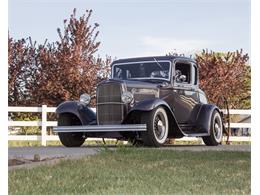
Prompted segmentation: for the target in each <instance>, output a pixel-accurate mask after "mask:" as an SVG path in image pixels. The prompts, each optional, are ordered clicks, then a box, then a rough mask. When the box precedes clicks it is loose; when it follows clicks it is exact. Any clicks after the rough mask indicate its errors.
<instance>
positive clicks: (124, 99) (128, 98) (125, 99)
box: [121, 91, 134, 103]
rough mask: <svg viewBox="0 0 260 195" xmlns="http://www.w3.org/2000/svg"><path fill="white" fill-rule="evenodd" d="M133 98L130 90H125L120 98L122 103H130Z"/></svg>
mask: <svg viewBox="0 0 260 195" xmlns="http://www.w3.org/2000/svg"><path fill="white" fill-rule="evenodd" d="M133 99H134V96H133V94H132V93H131V92H129V91H125V92H123V94H122V96H121V100H122V102H123V103H130V102H131V101H132V100H133Z"/></svg>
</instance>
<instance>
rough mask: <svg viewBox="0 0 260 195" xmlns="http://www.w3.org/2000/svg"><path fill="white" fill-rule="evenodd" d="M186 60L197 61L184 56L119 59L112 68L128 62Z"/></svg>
mask: <svg viewBox="0 0 260 195" xmlns="http://www.w3.org/2000/svg"><path fill="white" fill-rule="evenodd" d="M175 59H178V60H185V61H190V62H194V63H195V61H194V60H193V59H192V58H188V57H183V56H148V57H135V58H124V59H118V60H115V61H113V62H112V64H111V66H112V65H113V64H118V63H126V62H138V61H155V60H157V61H161V60H169V61H172V60H175Z"/></svg>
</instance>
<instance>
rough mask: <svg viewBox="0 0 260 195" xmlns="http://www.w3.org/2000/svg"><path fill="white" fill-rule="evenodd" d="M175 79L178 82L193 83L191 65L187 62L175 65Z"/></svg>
mask: <svg viewBox="0 0 260 195" xmlns="http://www.w3.org/2000/svg"><path fill="white" fill-rule="evenodd" d="M175 81H176V82H177V83H185V84H190V83H191V65H190V64H188V63H187V64H186V63H176V65H175Z"/></svg>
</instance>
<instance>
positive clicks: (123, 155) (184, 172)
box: [8, 147, 250, 195]
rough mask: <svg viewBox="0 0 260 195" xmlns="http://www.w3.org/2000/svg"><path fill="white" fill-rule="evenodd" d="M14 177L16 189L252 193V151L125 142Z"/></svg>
mask: <svg viewBox="0 0 260 195" xmlns="http://www.w3.org/2000/svg"><path fill="white" fill-rule="evenodd" d="M8 180H9V193H10V194H148V195H151V194H250V153H249V152H223V151H222V152H219V151H218V152H216V151H207V152H205V151H203V152H190V151H174V150H164V149H149V148H126V147H119V148H118V149H117V150H109V149H104V150H102V152H101V153H100V154H98V155H95V156H89V157H85V158H83V159H80V160H62V161H60V163H58V164H56V165H45V166H39V167H36V168H32V169H19V170H13V171H9V179H8Z"/></svg>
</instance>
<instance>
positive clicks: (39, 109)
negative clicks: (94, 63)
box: [8, 105, 251, 146]
mask: <svg viewBox="0 0 260 195" xmlns="http://www.w3.org/2000/svg"><path fill="white" fill-rule="evenodd" d="M92 109H93V110H94V111H95V108H92ZM55 110H56V107H47V106H46V105H42V107H13V106H10V107H8V112H12V113H15V112H29V113H32V112H37V113H41V121H12V120H9V121H8V126H9V127H24V126H29V127H32V126H36V127H41V135H8V140H10V141H11V140H12V141H21V140H23V141H41V144H42V145H43V146H46V145H47V141H57V140H59V138H58V136H57V135H47V127H55V126H57V121H47V113H51V112H55ZM224 114H226V113H225V112H224ZM230 114H232V115H233V114H237V115H250V116H251V110H230ZM230 127H231V128H251V123H230ZM225 139H226V137H224V140H225ZM87 140H100V138H94V139H91V138H88V139H87ZM178 140H182V141H196V140H200V138H194V137H184V138H182V139H178ZM229 140H230V141H234V142H235V141H239V142H244V141H249V142H250V141H251V137H250V136H231V137H230V139H229Z"/></svg>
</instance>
